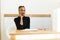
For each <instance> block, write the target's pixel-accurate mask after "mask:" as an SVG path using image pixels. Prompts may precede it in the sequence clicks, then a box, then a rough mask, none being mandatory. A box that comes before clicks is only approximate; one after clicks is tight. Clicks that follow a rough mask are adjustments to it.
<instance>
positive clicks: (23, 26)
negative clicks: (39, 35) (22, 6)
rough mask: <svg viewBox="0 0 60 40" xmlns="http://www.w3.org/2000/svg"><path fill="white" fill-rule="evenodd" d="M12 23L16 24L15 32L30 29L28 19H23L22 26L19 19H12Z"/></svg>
mask: <svg viewBox="0 0 60 40" xmlns="http://www.w3.org/2000/svg"><path fill="white" fill-rule="evenodd" d="M14 22H15V24H16V27H17V30H22V29H29V28H30V18H29V17H25V16H24V17H23V25H21V24H20V17H19V16H18V17H17V18H15V19H14Z"/></svg>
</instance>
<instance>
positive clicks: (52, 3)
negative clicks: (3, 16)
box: [1, 0, 60, 13]
mask: <svg viewBox="0 0 60 40" xmlns="http://www.w3.org/2000/svg"><path fill="white" fill-rule="evenodd" d="M59 2H60V0H2V2H1V3H2V11H3V12H4V13H18V6H20V5H23V6H25V7H26V13H52V11H51V10H52V9H55V8H57V7H58V6H59V5H58V3H59Z"/></svg>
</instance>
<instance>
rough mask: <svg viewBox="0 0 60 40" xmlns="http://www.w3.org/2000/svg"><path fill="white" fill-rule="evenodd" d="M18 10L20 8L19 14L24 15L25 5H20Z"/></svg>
mask: <svg viewBox="0 0 60 40" xmlns="http://www.w3.org/2000/svg"><path fill="white" fill-rule="evenodd" d="M18 10H19V14H20V15H22V16H24V14H25V7H24V6H19V8H18Z"/></svg>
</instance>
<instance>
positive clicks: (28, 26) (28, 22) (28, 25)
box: [27, 17, 30, 29]
mask: <svg viewBox="0 0 60 40" xmlns="http://www.w3.org/2000/svg"><path fill="white" fill-rule="evenodd" d="M27 28H28V29H30V18H29V17H28V21H27Z"/></svg>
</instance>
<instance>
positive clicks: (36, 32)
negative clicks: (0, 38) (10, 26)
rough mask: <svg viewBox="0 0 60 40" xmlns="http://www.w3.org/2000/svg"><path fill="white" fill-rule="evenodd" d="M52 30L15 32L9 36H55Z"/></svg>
mask: <svg viewBox="0 0 60 40" xmlns="http://www.w3.org/2000/svg"><path fill="white" fill-rule="evenodd" d="M56 33H57V32H54V31H52V30H30V31H28V30H27V31H26V30H17V31H16V32H11V33H10V35H28V34H29V35H30V34H56Z"/></svg>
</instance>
